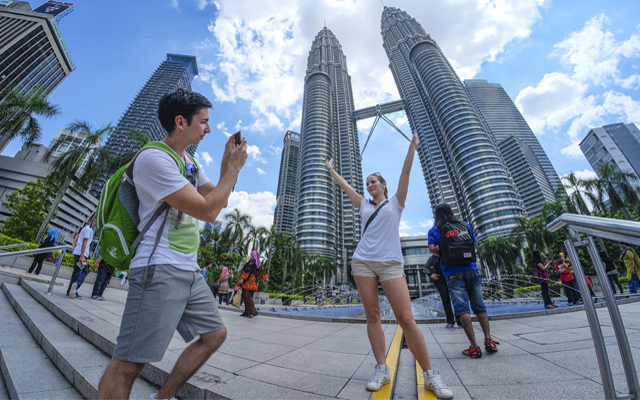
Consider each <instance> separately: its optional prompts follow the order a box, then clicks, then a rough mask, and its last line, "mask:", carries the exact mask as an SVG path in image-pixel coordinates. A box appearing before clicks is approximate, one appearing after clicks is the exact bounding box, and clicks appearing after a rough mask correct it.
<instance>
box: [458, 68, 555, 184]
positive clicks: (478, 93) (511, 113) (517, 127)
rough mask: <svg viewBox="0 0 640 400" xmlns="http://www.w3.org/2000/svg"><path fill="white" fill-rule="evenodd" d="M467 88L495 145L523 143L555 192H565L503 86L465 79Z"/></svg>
mask: <svg viewBox="0 0 640 400" xmlns="http://www.w3.org/2000/svg"><path fill="white" fill-rule="evenodd" d="M464 85H465V87H466V88H467V91H468V92H469V95H471V99H472V100H473V102H474V103H475V105H476V107H477V108H478V111H480V114H481V116H482V118H483V119H484V121H485V123H486V124H487V126H488V127H489V131H490V132H491V134H492V135H493V137H494V139H495V140H496V143H500V142H502V141H503V140H505V139H507V138H508V137H509V136H512V135H513V136H515V137H517V138H518V139H520V140H521V141H522V142H523V143H525V144H526V145H527V146H529V147H530V148H531V150H532V151H533V153H534V154H535V156H536V158H537V159H538V162H539V163H540V165H541V166H542V169H543V171H544V174H545V175H546V177H547V180H548V181H549V183H550V184H551V187H552V189H553V192H554V193H555V192H556V191H557V190H558V189H560V188H562V187H563V185H562V182H561V181H560V177H559V176H558V173H557V172H556V170H555V168H553V165H551V161H550V160H549V157H547V153H546V152H545V151H544V149H543V148H542V145H540V141H539V140H538V138H537V137H536V135H535V134H534V133H533V131H532V130H531V128H530V127H529V124H528V123H527V121H526V120H525V119H524V117H523V116H522V114H521V113H520V110H518V108H517V107H516V105H515V104H514V103H513V101H511V98H510V97H509V95H508V94H507V92H506V91H505V90H504V88H503V87H502V85H500V84H499V83H490V82H487V81H486V80H484V79H466V80H465V81H464ZM514 179H515V177H514Z"/></svg>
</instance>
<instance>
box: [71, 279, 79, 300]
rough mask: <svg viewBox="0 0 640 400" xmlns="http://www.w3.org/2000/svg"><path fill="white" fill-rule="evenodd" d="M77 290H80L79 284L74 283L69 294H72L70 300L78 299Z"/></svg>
mask: <svg viewBox="0 0 640 400" xmlns="http://www.w3.org/2000/svg"><path fill="white" fill-rule="evenodd" d="M77 289H78V284H77V283H75V282H73V283H72V284H71V289H70V290H69V293H71V294H70V295H69V298H71V299H75V298H76V290H77Z"/></svg>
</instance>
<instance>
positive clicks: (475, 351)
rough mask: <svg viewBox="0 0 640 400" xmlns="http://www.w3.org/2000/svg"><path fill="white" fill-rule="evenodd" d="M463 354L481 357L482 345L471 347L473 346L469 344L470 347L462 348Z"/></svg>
mask: <svg viewBox="0 0 640 400" xmlns="http://www.w3.org/2000/svg"><path fill="white" fill-rule="evenodd" d="M462 354H463V355H465V356H467V357H471V358H481V357H482V351H481V350H480V347H471V346H469V348H468V349H464V350H462Z"/></svg>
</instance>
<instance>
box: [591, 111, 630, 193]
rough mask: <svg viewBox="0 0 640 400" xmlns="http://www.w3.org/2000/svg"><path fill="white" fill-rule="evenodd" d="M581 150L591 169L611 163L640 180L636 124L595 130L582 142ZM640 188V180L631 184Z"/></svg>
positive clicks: (614, 125)
mask: <svg viewBox="0 0 640 400" xmlns="http://www.w3.org/2000/svg"><path fill="white" fill-rule="evenodd" d="M580 150H582V153H584V156H585V157H587V160H588V161H589V164H591V167H592V168H593V169H594V170H595V171H596V173H597V172H598V165H600V164H603V163H609V164H612V165H614V166H615V167H616V168H618V169H619V170H620V171H623V172H628V173H632V174H635V175H636V176H637V177H639V178H640V130H638V127H637V126H636V125H635V124H622V123H618V124H611V125H604V126H601V127H598V128H593V129H591V130H590V131H589V133H587V136H585V137H584V139H582V141H581V142H580ZM629 184H630V185H632V186H634V187H640V180H637V181H631V182H629Z"/></svg>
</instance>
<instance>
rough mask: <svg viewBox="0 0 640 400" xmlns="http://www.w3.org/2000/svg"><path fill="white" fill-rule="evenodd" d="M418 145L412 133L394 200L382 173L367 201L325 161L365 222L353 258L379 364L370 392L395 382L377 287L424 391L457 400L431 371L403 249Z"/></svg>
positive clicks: (372, 181) (372, 179) (369, 182)
mask: <svg viewBox="0 0 640 400" xmlns="http://www.w3.org/2000/svg"><path fill="white" fill-rule="evenodd" d="M418 144H419V140H418V134H417V132H415V131H414V132H413V138H412V139H411V143H410V144H409V150H408V152H407V156H406V158H405V160H404V164H403V166H402V171H401V174H400V182H399V183H398V190H397V192H396V194H395V195H394V196H393V197H391V198H390V199H389V196H388V190H387V183H386V181H385V180H384V178H383V177H382V175H380V173H378V172H376V173H373V174H371V175H369V176H368V177H367V179H366V188H367V192H369V194H370V195H371V197H372V199H371V200H369V199H365V198H364V197H363V196H361V195H360V194H358V192H356V190H355V189H353V188H352V187H351V186H350V185H349V184H348V183H347V181H346V180H345V179H344V178H343V177H342V176H340V175H339V174H338V172H337V171H336V170H335V169H334V168H333V160H332V159H331V160H329V159H325V165H326V167H327V169H328V170H329V173H330V174H331V177H332V178H333V180H334V181H335V182H336V183H337V184H338V185H339V186H340V187H341V188H342V190H344V192H345V193H346V194H347V196H348V197H349V200H351V202H352V203H353V205H354V206H355V207H357V208H358V209H359V213H360V215H361V216H362V221H363V222H364V224H363V226H362V231H361V239H360V242H359V243H358V246H357V247H356V251H355V252H354V253H353V258H352V261H351V273H352V275H353V277H354V279H355V282H356V286H357V287H358V292H359V293H360V298H361V299H362V303H363V305H364V310H365V314H366V317H367V333H368V335H369V342H370V343H371V349H372V351H373V355H374V357H375V359H376V364H377V365H376V367H375V371H374V375H373V378H371V380H370V381H369V382H368V383H367V389H368V390H370V391H378V390H381V389H382V387H383V386H384V385H386V384H388V383H389V382H390V381H391V378H390V373H389V366H387V365H386V357H385V349H386V346H385V336H384V331H383V330H382V324H381V322H380V318H381V316H380V302H379V300H378V284H380V285H382V290H383V291H384V294H385V295H386V297H387V299H388V300H389V304H390V305H391V308H392V309H393V312H394V315H395V317H396V320H397V321H398V324H399V325H400V327H401V328H402V330H403V331H404V337H405V340H406V342H407V345H408V347H409V350H410V351H411V353H412V354H413V356H414V357H415V359H416V361H418V363H419V364H420V367H421V368H422V370H423V375H424V387H425V389H427V390H430V391H432V392H434V393H435V395H436V396H437V397H439V398H444V399H448V398H452V397H453V392H452V391H451V390H450V389H449V388H448V387H447V386H446V385H445V384H444V382H443V381H442V378H441V376H440V372H439V371H437V370H433V369H432V366H431V359H430V358H429V351H428V350H427V345H426V342H425V340H424V335H423V333H422V331H421V330H420V328H419V327H418V325H417V324H416V321H415V319H414V318H413V314H412V312H411V297H410V296H409V288H408V286H407V280H406V279H405V274H404V258H403V257H402V249H401V247H400V231H399V227H400V218H401V216H402V211H403V210H404V205H405V201H406V199H407V192H408V189H409V175H410V173H411V166H412V165H413V157H414V153H415V151H416V146H418ZM378 214H379V215H378Z"/></svg>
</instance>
